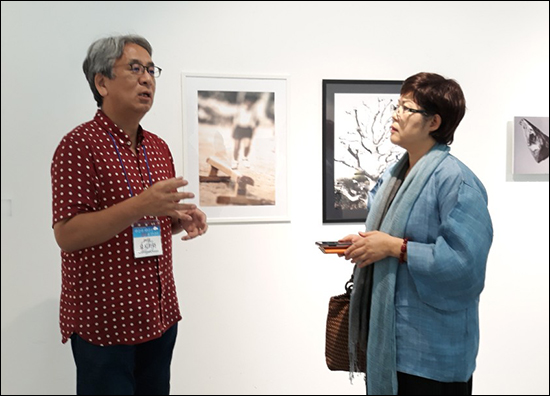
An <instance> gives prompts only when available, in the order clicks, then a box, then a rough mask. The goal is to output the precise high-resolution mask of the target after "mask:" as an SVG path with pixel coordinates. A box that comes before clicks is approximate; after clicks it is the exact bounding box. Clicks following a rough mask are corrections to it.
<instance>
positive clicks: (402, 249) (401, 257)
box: [399, 238, 409, 264]
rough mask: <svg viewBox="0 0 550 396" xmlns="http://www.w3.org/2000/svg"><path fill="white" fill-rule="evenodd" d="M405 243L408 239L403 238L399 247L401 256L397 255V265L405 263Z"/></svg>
mask: <svg viewBox="0 0 550 396" xmlns="http://www.w3.org/2000/svg"><path fill="white" fill-rule="evenodd" d="M407 242H409V238H403V245H401V254H400V255H399V264H401V263H404V262H405V253H407Z"/></svg>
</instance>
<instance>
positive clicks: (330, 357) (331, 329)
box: [325, 275, 366, 373]
mask: <svg viewBox="0 0 550 396" xmlns="http://www.w3.org/2000/svg"><path fill="white" fill-rule="evenodd" d="M352 287H353V275H352V276H351V279H350V280H349V281H348V282H346V292H345V293H344V294H340V295H338V296H334V297H331V298H330V301H329V303H328V315H327V330H326V343H325V358H326V362H327V366H328V368H329V370H331V371H349V354H348V328H349V302H350V297H351V289H352ZM357 358H358V362H357V364H358V366H359V367H358V369H359V371H360V372H362V373H364V372H365V371H366V362H365V360H366V357H365V352H361V351H359V353H358V354H357Z"/></svg>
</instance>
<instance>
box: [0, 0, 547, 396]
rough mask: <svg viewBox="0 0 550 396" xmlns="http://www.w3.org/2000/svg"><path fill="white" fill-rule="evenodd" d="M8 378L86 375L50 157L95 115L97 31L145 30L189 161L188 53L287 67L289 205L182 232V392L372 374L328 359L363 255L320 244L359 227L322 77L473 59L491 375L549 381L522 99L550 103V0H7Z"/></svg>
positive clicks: (349, 390) (20, 383)
mask: <svg viewBox="0 0 550 396" xmlns="http://www.w3.org/2000/svg"><path fill="white" fill-rule="evenodd" d="M1 5H2V8H1V15H2V25H1V28H2V37H1V40H2V45H1V51H2V54H1V55H2V56H1V62H2V84H1V89H2V113H1V123H2V124H1V137H2V145H1V150H2V166H1V172H2V178H1V183H2V184H1V186H2V197H1V198H2V247H1V251H2V263H1V267H2V394H71V393H73V394H74V393H75V368H74V363H73V361H72V355H71V348H70V346H69V344H66V345H63V344H61V341H60V339H61V336H60V333H59V329H58V302H59V294H60V280H61V269H60V255H59V249H58V247H57V245H56V243H55V240H54V237H53V232H52V229H51V191H50V162H51V159H52V156H53V153H54V150H55V148H56V146H57V144H58V143H59V141H60V140H61V138H62V137H63V135H65V134H66V133H68V132H69V131H70V130H71V129H73V128H74V127H75V126H76V125H78V124H80V123H82V122H85V121H88V120H90V119H91V118H92V117H93V115H94V113H95V108H96V107H95V101H94V100H93V97H92V94H91V92H90V90H89V87H88V85H87V82H86V80H85V78H84V74H83V73H82V68H81V65H82V61H83V60H84V57H85V54H86V51H87V48H88V46H89V45H90V44H91V42H92V41H94V40H96V39H98V38H101V37H104V36H106V35H110V34H126V33H137V34H141V35H143V36H145V37H146V38H147V39H148V40H149V41H150V42H151V44H152V45H153V49H154V51H153V59H154V61H155V63H156V64H157V65H159V66H160V67H162V69H163V72H162V76H161V77H160V78H159V80H158V84H157V94H156V98H155V105H154V107H153V109H152V110H151V111H150V113H149V114H148V115H146V116H145V118H144V119H143V120H142V125H143V126H144V127H145V128H146V129H148V130H151V131H153V132H155V133H157V134H158V135H160V136H161V137H162V138H164V139H165V140H166V141H167V143H168V144H169V146H170V147H171V150H172V153H173V156H174V160H175V165H176V170H177V172H178V174H180V175H181V174H182V168H183V155H184V153H183V135H182V134H183V121H182V118H183V115H182V93H181V74H182V72H193V73H206V74H216V75H243V76H273V75H277V76H280V75H285V76H288V81H289V100H288V129H287V133H288V135H287V138H288V154H287V157H288V182H289V204H290V209H291V212H290V217H291V221H290V222H286V223H246V224H242V223H241V224H216V225H212V226H211V227H210V229H209V231H208V233H207V234H206V235H205V236H202V237H200V238H198V239H196V240H193V241H188V242H182V241H180V240H179V238H177V237H176V238H174V267H175V276H176V283H177V288H178V296H179V300H180V305H181V310H182V314H183V317H184V319H183V321H182V322H180V326H179V337H178V341H177V344H176V349H175V352H174V360H173V365H172V378H173V379H172V393H173V394H364V392H365V388H364V384H363V381H362V379H360V378H357V379H356V380H355V381H354V382H353V384H350V382H349V381H348V376H347V373H343V372H340V373H335V372H330V371H329V370H328V369H327V368H326V365H325V362H324V332H325V320H326V311H327V305H328V300H329V297H330V296H332V295H335V294H340V293H342V292H343V286H344V283H345V281H346V280H347V279H348V278H349V275H350V273H351V264H349V263H348V262H346V261H344V260H338V259H337V258H336V257H332V256H328V255H327V256H324V255H322V254H321V253H320V252H319V250H318V249H317V248H316V247H315V246H314V241H316V240H320V239H335V238H339V237H341V236H344V235H347V234H349V233H355V232H357V231H359V230H362V229H363V227H362V225H361V224H334V225H324V224H323V223H322V98H321V96H322V80H323V79H356V80H402V79H405V78H406V77H408V76H410V75H412V74H415V73H417V72H420V71H430V72H437V73H440V74H443V75H445V76H447V77H451V78H454V79H456V80H457V81H458V82H459V83H460V84H461V86H462V88H463V90H464V92H465V95H466V99H467V107H468V110H467V113H466V116H465V118H464V120H463V122H462V124H461V125H460V127H459V129H458V131H457V133H456V135H455V143H453V145H452V147H451V152H452V153H453V154H454V155H456V156H457V157H459V158H460V159H461V160H462V161H463V162H465V163H466V164H467V165H468V166H469V167H470V168H472V169H473V170H474V171H475V172H476V173H477V175H478V176H479V177H480V178H481V180H482V181H483V182H484V184H485V186H486V188H487V191H488V194H489V209H490V212H491V215H492V218H493V222H494V230H495V236H494V243H493V246H492V249H491V252H490V255H489V262H488V269H487V280H486V285H485V290H484V292H483V293H482V295H481V347H480V351H479V356H478V367H477V370H476V372H475V373H474V393H476V394H548V393H549V380H548V372H549V367H548V365H549V353H548V351H549V349H548V339H549V334H548V312H549V307H548V299H549V289H548V284H549V280H548V279H549V278H548V276H549V274H548V266H549V258H548V252H549V248H548V247H549V244H548V240H549V235H548V229H549V226H548V225H549V220H548V219H549V216H548V207H549V200H548V192H549V189H548V176H537V177H526V176H524V177H522V178H518V177H517V176H514V175H512V173H511V170H512V164H511V161H512V157H511V153H512V149H513V147H512V136H513V135H512V123H513V119H514V116H538V117H542V116H545V117H548V108H549V103H548V99H549V81H548V76H549V74H550V73H549V39H548V37H549V7H548V2H547V1H544V2H534V1H521V2H519V1H511V2H483V1H481V2H475V3H474V2H332V1H329V2H307V3H306V2H246V3H244V2H195V1H190V2H162V1H159V2H154V3H153V2H117V1H115V2H97V1H94V2H10V1H2V3H1Z"/></svg>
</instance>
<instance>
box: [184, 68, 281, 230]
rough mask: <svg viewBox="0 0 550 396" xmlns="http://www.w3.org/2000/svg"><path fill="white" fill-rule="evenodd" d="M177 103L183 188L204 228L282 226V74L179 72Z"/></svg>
mask: <svg viewBox="0 0 550 396" xmlns="http://www.w3.org/2000/svg"><path fill="white" fill-rule="evenodd" d="M182 99H183V100H182V115H183V176H184V178H185V179H186V180H187V181H188V182H189V184H188V186H186V188H185V190H186V191H191V192H193V193H194V194H195V198H194V199H193V200H191V201H192V202H194V203H195V204H196V205H197V206H199V207H200V209H201V210H202V211H204V212H205V213H206V215H207V217H208V222H209V223H211V224H215V223H242V222H288V221H290V217H289V200H288V175H287V112H288V76H237V75H213V74H202V73H191V72H182ZM250 102H253V104H252V105H250ZM245 103H246V104H245ZM247 106H249V107H247ZM245 107H246V109H245ZM243 109H244V110H243ZM243 114H244V116H243ZM247 114H248V115H247ZM241 119H246V120H245V121H243V122H244V123H248V124H250V125H253V126H252V127H250V128H248V127H247V128H244V130H245V131H246V130H252V131H253V132H252V137H251V139H248V140H247V136H246V134H245V135H242V134H239V133H240V132H242V128H241V127H240V126H239V128H241V130H240V132H236V128H237V126H238V125H240V123H241ZM242 136H244V138H243V139H240V137H242ZM237 141H239V142H241V143H237ZM247 142H251V144H250V146H249V150H248V151H247V147H246V146H247ZM239 144H240V145H241V146H242V147H239ZM237 149H238V150H237ZM245 154H247V155H245ZM234 157H237V159H235V158H234Z"/></svg>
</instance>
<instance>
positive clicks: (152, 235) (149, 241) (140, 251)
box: [132, 220, 162, 258]
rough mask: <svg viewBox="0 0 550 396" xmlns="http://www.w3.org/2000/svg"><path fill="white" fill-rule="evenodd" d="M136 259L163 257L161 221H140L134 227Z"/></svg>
mask: <svg viewBox="0 0 550 396" xmlns="http://www.w3.org/2000/svg"><path fill="white" fill-rule="evenodd" d="M132 239H133V241H134V257H135V258H142V257H154V256H161V255H162V238H161V236H160V221H158V220H140V221H138V222H137V223H134V224H133V225H132Z"/></svg>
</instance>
